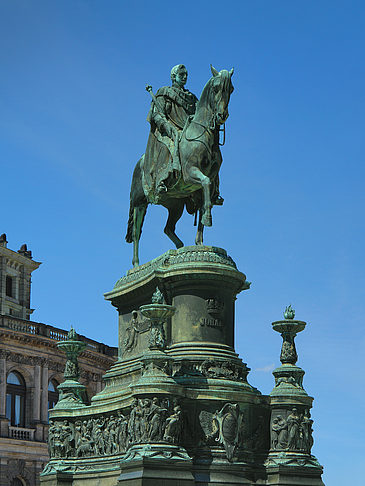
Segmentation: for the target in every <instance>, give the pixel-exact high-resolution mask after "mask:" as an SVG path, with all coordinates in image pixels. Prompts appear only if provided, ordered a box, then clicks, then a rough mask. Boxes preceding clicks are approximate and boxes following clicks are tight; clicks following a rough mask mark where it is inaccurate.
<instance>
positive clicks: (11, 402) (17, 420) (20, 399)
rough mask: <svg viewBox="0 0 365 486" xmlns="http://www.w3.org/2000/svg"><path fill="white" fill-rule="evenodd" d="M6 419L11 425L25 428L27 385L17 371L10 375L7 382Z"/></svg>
mask: <svg viewBox="0 0 365 486" xmlns="http://www.w3.org/2000/svg"><path fill="white" fill-rule="evenodd" d="M6 418H7V419H9V420H10V425H14V426H16V427H24V424H25V383H24V379H23V377H22V376H21V375H20V374H19V373H17V372H15V371H12V372H11V373H9V374H8V378H7V380H6Z"/></svg>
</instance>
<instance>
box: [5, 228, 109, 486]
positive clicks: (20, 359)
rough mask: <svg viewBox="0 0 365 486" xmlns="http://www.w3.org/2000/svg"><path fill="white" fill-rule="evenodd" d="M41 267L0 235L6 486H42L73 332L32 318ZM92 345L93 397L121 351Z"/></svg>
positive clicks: (87, 356)
mask: <svg viewBox="0 0 365 486" xmlns="http://www.w3.org/2000/svg"><path fill="white" fill-rule="evenodd" d="M39 266H40V262H36V261H34V260H33V259H32V254H31V252H30V251H28V249H27V247H26V245H22V247H21V248H20V249H19V250H18V251H13V250H11V249H9V248H8V247H7V240H6V235H5V234H3V235H1V236H0V485H1V486H37V485H38V484H39V473H40V472H41V470H42V469H43V466H44V464H45V463H46V462H47V461H48V458H49V457H48V447H47V434H48V409H49V408H52V407H53V405H54V404H55V403H56V402H57V399H58V392H57V386H58V385H59V384H60V383H61V382H62V381H63V370H64V367H65V362H66V357H65V355H64V353H62V352H61V351H60V350H59V349H58V348H57V342H58V341H60V340H63V339H66V336H67V331H66V330H63V329H58V328H55V327H53V326H51V325H48V324H43V323H39V322H34V321H32V320H31V319H30V316H31V314H32V312H33V309H31V307H30V294H31V274H32V272H33V271H34V270H36V269H37V268H38V267H39ZM80 338H81V339H82V340H84V341H85V342H86V343H87V347H86V349H85V351H84V352H83V353H82V355H81V357H80V360H79V363H80V368H81V377H80V382H81V383H83V384H84V385H85V386H86V388H87V393H88V397H89V398H91V397H92V396H93V395H94V394H95V393H97V392H99V391H101V389H102V388H103V382H102V376H103V375H104V373H105V372H106V370H107V369H109V368H110V366H111V365H112V364H113V363H114V361H115V360H116V357H117V349H116V348H113V347H109V346H106V345H105V344H102V343H99V342H96V341H93V340H92V339H88V338H86V337H84V336H80Z"/></svg>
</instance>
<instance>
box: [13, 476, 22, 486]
mask: <svg viewBox="0 0 365 486" xmlns="http://www.w3.org/2000/svg"><path fill="white" fill-rule="evenodd" d="M10 486H24V483H22V482H21V481H20V479H19V478H14V479H12V480H11V483H10Z"/></svg>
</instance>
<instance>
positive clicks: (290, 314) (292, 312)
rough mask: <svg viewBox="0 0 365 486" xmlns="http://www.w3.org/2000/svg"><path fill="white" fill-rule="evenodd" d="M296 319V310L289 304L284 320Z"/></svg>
mask: <svg viewBox="0 0 365 486" xmlns="http://www.w3.org/2000/svg"><path fill="white" fill-rule="evenodd" d="M294 317H295V310H294V309H293V307H292V306H291V304H289V305H288V306H287V307H285V311H284V319H294Z"/></svg>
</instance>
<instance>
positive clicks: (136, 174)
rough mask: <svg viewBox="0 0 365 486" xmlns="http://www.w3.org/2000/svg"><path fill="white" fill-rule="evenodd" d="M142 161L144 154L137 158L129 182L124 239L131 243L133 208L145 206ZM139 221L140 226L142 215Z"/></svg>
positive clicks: (133, 222)
mask: <svg viewBox="0 0 365 486" xmlns="http://www.w3.org/2000/svg"><path fill="white" fill-rule="evenodd" d="M143 161H144V155H142V157H141V158H140V159H139V161H138V162H137V165H136V167H135V169H134V171H133V176H132V184H131V193H130V206H129V217H128V225H127V234H126V235H125V241H126V242H127V243H133V229H134V224H135V221H134V209H137V208H139V207H145V208H147V204H148V202H147V199H146V196H145V194H144V191H143V186H142V168H141V165H142V164H143ZM145 214H146V213H144V215H143V219H142V222H141V227H142V224H143V220H144V216H145Z"/></svg>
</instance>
